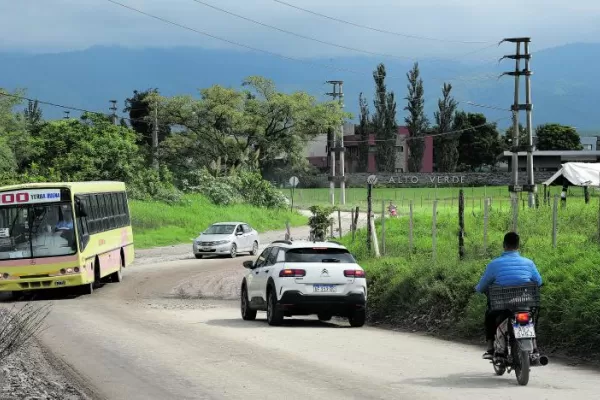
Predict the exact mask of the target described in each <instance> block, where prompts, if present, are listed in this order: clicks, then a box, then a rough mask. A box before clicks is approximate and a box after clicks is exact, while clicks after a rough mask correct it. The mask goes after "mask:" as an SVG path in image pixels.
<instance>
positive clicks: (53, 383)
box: [0, 339, 92, 400]
mask: <svg viewBox="0 0 600 400" xmlns="http://www.w3.org/2000/svg"><path fill="white" fill-rule="evenodd" d="M57 361H58V360H55V359H54V358H53V357H52V356H51V355H49V354H48V352H47V351H46V350H45V349H44V347H43V346H41V345H40V343H39V342H38V341H37V340H36V339H32V340H31V342H29V343H28V344H27V345H25V346H23V347H22V348H21V349H20V350H19V351H17V352H16V353H13V354H12V355H11V356H9V357H8V358H7V359H6V360H4V362H3V364H2V365H1V367H0V368H1V375H0V400H9V399H10V400H15V399H21V400H34V399H36V400H91V399H92V397H90V396H88V395H87V394H86V393H85V392H84V390H82V389H81V388H80V386H79V384H77V383H74V381H73V379H71V378H67V377H66V376H64V375H63V374H62V373H60V372H59V371H60V366H59V364H58V363H57Z"/></svg>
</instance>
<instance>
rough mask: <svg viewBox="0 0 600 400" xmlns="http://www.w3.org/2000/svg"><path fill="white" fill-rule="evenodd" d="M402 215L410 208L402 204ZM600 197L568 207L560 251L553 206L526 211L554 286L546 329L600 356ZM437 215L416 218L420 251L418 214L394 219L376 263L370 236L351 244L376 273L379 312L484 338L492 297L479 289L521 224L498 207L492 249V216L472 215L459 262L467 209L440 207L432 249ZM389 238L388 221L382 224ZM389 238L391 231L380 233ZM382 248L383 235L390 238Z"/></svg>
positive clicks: (524, 224) (375, 314)
mask: <svg viewBox="0 0 600 400" xmlns="http://www.w3.org/2000/svg"><path fill="white" fill-rule="evenodd" d="M401 211H402V210H401ZM598 212H599V206H598V200H597V199H594V201H593V202H591V203H590V204H588V205H585V204H584V203H583V201H582V200H581V199H571V201H569V205H568V207H567V208H566V209H559V212H558V229H557V247H556V248H554V247H553V245H552V208H551V207H541V208H540V209H538V210H529V209H526V210H520V211H519V214H520V215H519V233H520V234H521V237H522V254H523V255H524V256H526V257H529V258H531V259H533V260H534V262H535V263H536V264H537V266H538V269H539V270H540V273H541V274H542V277H543V279H544V282H545V286H544V287H543V288H542V310H541V314H540V325H539V327H538V331H539V337H540V345H541V346H542V349H543V350H545V351H555V350H560V351H561V352H567V353H570V354H577V355H590V354H594V353H596V354H598V353H600V273H599V272H600V246H599V244H598ZM431 214H432V213H431V212H426V213H425V212H424V213H417V214H415V219H414V238H415V239H414V248H413V251H412V252H411V251H410V250H409V240H408V230H409V223H408V219H406V218H400V219H394V220H386V233H385V236H386V254H385V256H383V257H381V258H379V259H375V258H374V257H372V256H371V255H369V253H368V252H367V249H366V244H365V243H366V232H365V231H364V230H362V231H359V232H358V233H357V236H356V239H355V241H354V242H352V239H351V238H350V237H345V238H343V241H344V243H345V244H346V245H347V246H348V247H349V248H350V249H351V251H352V252H353V253H354V254H355V255H356V256H357V257H358V259H359V261H360V262H361V264H362V265H364V266H365V268H366V270H367V277H368V280H369V290H370V299H369V309H370V311H369V318H370V320H371V322H380V323H391V324H394V325H396V326H401V327H405V328H411V329H418V330H421V331H428V332H432V333H436V334H438V335H441V336H446V337H450V338H458V337H460V338H464V339H480V340H482V341H483V339H484V331H483V314H484V310H485V296H483V295H480V294H476V293H474V286H475V285H476V284H477V282H478V280H479V278H480V276H481V274H482V273H483V271H484V269H485V266H486V264H487V263H488V262H489V261H490V260H491V259H492V258H493V257H496V256H497V255H499V254H500V253H501V251H502V248H501V247H502V238H503V235H504V233H506V232H507V231H509V230H510V229H511V226H512V225H511V213H510V211H509V210H508V209H507V208H506V207H505V208H504V209H503V210H500V209H498V208H495V209H493V210H492V211H491V212H490V218H489V221H490V222H489V227H488V232H489V239H488V244H489V245H488V248H487V249H485V250H484V248H483V214H482V213H481V212H477V211H476V212H474V213H471V212H467V213H465V230H466V237H465V248H466V257H465V259H463V260H459V259H458V237H457V233H458V217H457V213H446V212H440V213H439V214H438V218H437V224H436V225H437V246H436V249H437V251H436V255H435V258H434V255H433V252H432V215H431ZM377 230H378V233H379V235H381V229H380V225H377ZM380 237H381V236H380ZM379 244H380V246H381V241H380V243H379Z"/></svg>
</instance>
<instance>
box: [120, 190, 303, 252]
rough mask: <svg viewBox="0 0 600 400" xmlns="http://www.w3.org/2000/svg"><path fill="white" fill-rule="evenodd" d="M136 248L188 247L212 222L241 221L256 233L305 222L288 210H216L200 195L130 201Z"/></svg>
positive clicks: (301, 217) (228, 207) (240, 205)
mask: <svg viewBox="0 0 600 400" xmlns="http://www.w3.org/2000/svg"><path fill="white" fill-rule="evenodd" d="M129 204H130V208H131V220H132V225H133V235H134V239H135V246H136V248H139V249H144V248H149V247H156V246H168V245H174V244H180V243H189V242H190V240H191V239H192V238H195V237H196V236H198V234H199V233H200V232H201V231H203V230H204V229H206V228H207V227H208V226H209V225H210V224H213V223H215V222H219V221H222V222H226V221H242V222H246V223H248V224H250V225H251V226H252V227H253V228H254V229H256V230H257V231H259V232H265V231H270V230H283V229H285V222H286V221H287V220H289V221H290V225H291V226H300V225H306V224H307V221H308V219H307V218H306V217H304V216H302V215H299V214H297V213H291V212H289V211H287V210H271V209H264V208H258V207H253V206H248V205H244V204H238V205H234V206H223V207H221V206H216V205H214V204H212V203H211V202H210V201H209V200H207V199H206V198H204V197H202V196H201V195H186V196H185V197H184V202H183V203H182V204H177V205H169V204H166V203H163V202H159V201H136V200H131V201H130V203H129Z"/></svg>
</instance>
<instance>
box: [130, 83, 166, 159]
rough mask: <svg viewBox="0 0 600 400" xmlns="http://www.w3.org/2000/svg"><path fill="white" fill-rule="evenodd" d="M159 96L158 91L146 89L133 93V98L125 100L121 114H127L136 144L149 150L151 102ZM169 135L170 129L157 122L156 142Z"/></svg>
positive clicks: (150, 139)
mask: <svg viewBox="0 0 600 400" xmlns="http://www.w3.org/2000/svg"><path fill="white" fill-rule="evenodd" d="M156 96H159V98H160V94H159V92H158V89H147V90H145V91H143V92H139V91H137V90H134V91H133V96H131V97H129V98H127V99H126V100H125V108H124V109H123V112H126V113H128V114H129V124H130V125H131V127H132V128H133V130H134V131H136V132H137V133H138V140H137V143H138V144H139V145H142V146H144V147H145V148H146V149H149V148H150V147H151V146H152V129H153V121H154V118H153V117H154V116H153V104H152V100H154V99H155V98H156ZM170 133H171V127H170V126H169V125H168V124H167V123H164V122H162V120H161V119H159V121H158V141H159V143H160V142H162V141H164V140H165V139H166V138H167V137H168V136H169V134H170Z"/></svg>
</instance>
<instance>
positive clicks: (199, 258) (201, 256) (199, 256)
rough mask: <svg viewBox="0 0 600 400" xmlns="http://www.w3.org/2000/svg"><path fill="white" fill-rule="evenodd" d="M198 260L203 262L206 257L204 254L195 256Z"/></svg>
mask: <svg viewBox="0 0 600 400" xmlns="http://www.w3.org/2000/svg"><path fill="white" fill-rule="evenodd" d="M194 255H195V256H196V258H197V259H198V260H202V259H203V258H204V256H203V255H202V254H194Z"/></svg>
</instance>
